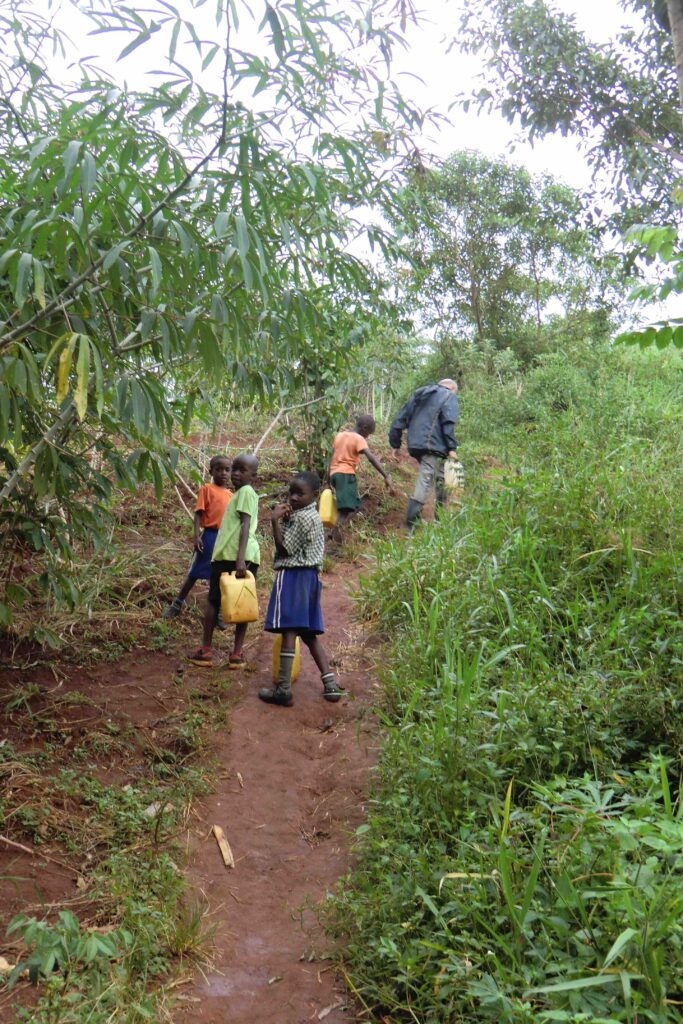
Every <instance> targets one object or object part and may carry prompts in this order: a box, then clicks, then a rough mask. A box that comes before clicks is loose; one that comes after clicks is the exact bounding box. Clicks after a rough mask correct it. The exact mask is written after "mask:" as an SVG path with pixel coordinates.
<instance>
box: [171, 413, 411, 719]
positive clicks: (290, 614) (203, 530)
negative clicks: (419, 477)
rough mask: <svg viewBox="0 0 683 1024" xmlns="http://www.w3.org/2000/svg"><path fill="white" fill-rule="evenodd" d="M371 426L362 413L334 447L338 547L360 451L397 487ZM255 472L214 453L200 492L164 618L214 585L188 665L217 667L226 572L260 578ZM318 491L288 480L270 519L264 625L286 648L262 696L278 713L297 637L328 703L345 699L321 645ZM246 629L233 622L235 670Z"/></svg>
mask: <svg viewBox="0 0 683 1024" xmlns="http://www.w3.org/2000/svg"><path fill="white" fill-rule="evenodd" d="M374 430H375V421H374V420H373V418H372V417H371V416H361V417H359V419H358V421H357V423H356V430H355V431H354V430H345V431H341V432H340V433H339V434H337V436H336V438H335V441H334V445H333V451H332V459H331V462H330V466H329V469H328V476H329V479H330V484H331V486H332V487H333V488H334V490H335V493H336V498H337V509H338V521H337V525H336V526H335V528H334V531H333V538H334V540H335V541H337V542H339V541H340V540H341V537H342V530H343V527H344V524H345V523H347V522H348V520H349V518H350V517H351V516H352V515H353V514H354V513H355V512H356V511H357V510H358V509H359V508H360V505H361V500H360V496H359V493H358V484H357V480H356V470H357V468H358V464H359V462H360V457H361V455H365V456H366V457H367V458H368V460H369V462H370V463H371V465H372V466H373V467H374V468H375V469H376V470H377V472H378V473H380V474H381V475H382V477H383V478H384V480H385V483H386V485H387V487H388V488H389V490H390V491H391V482H390V480H389V477H388V475H387V473H386V472H385V471H384V469H383V468H382V466H381V465H380V463H379V462H378V460H377V459H376V457H375V456H374V455H373V454H372V452H371V451H370V450H369V447H368V442H367V438H368V437H369V436H370V435H371V434H372V433H373V432H374ZM257 472H258V459H257V458H256V456H255V455H248V454H242V455H238V456H236V457H235V458H234V459H233V462H232V466H231V465H230V460H229V459H228V458H227V457H226V456H223V455H217V456H214V457H213V458H212V459H211V462H210V464H209V473H210V475H211V483H209V484H204V486H203V487H202V488H201V490H200V491H199V494H198V496H197V503H196V506H195V515H194V557H193V560H192V564H191V565H190V570H189V572H188V575H187V578H186V580H185V582H184V583H183V586H182V587H181V589H180V592H179V594H178V596H177V597H176V598H175V599H174V600H173V602H172V603H171V604H170V605H169V607H168V608H167V609H166V612H165V613H164V614H165V617H166V618H169V619H171V618H175V617H176V616H177V615H179V614H180V612H181V611H182V608H183V605H184V603H185V599H186V598H187V596H188V594H189V593H190V591H191V590H192V587H193V586H194V584H195V583H196V582H197V580H200V579H202V580H208V581H209V594H208V600H207V604H206V611H205V614H204V625H203V636H202V643H201V645H200V647H199V648H198V649H197V650H196V651H194V652H193V653H192V654H191V655H190V659H189V660H190V661H191V662H192V663H193V664H194V665H199V666H202V667H211V665H212V664H213V656H212V648H211V644H212V639H213V634H214V630H215V629H216V627H217V626H218V627H219V628H225V624H224V623H223V622H222V617H221V614H220V609H221V589H220V579H221V575H222V574H223V573H232V572H234V573H235V575H236V577H237V578H238V579H243V578H244V577H245V576H246V575H247V573H248V572H251V573H252V575H253V576H254V578H256V575H257V573H258V568H259V564H260V561H261V554H260V549H259V543H258V539H257V536H256V529H257V526H258V495H257V493H256V491H255V490H254V486H253V485H254V481H255V479H256V474H257ZM229 484H231V485H232V490H231V489H230V487H229ZM319 492H320V478H319V477H318V474H317V473H312V472H300V473H296V474H295V475H294V477H293V478H292V480H291V481H290V484H289V495H288V498H287V500H286V501H285V502H282V503H280V504H278V505H277V506H276V507H275V508H274V509H273V512H272V515H271V528H272V531H273V539H274V542H275V557H274V561H273V568H274V570H275V581H274V583H273V588H272V591H271V595H270V600H269V603H268V610H267V613H266V621H265V629H266V630H267V631H268V632H270V633H279V634H281V636H282V642H281V648H280V663H279V673H278V677H277V680H276V681H275V683H274V685H273V686H272V687H267V688H264V689H261V690H260V691H259V697H260V698H261V700H263V701H265V702H266V703H267V704H275V705H278V706H281V707H290V706H291V704H292V668H293V665H294V658H295V653H296V638H297V637H300V638H301V641H302V642H303V643H304V644H305V645H306V646H307V647H308V650H309V651H310V652H311V655H312V657H313V660H314V661H315V663H316V665H317V667H318V669H319V671H320V677H321V681H322V685H323V697H324V698H325V700H328V701H338V700H339V699H340V698H341V696H342V693H343V690H342V687H341V686H340V685H339V682H338V681H337V678H336V676H335V673H334V672H333V671H332V670H331V668H330V663H329V660H328V657H327V654H326V652H325V648H324V647H323V645H322V642H321V640H320V637H321V636H322V634H323V632H324V627H323V618H322V611H321V606H320V593H321V589H322V584H321V582H320V577H319V574H320V571H321V570H322V565H323V555H324V551H325V530H324V527H323V524H322V521H321V519H320V516H319V515H318V511H317V507H316V502H317V498H318V494H319ZM246 633H247V624H246V623H238V624H237V625H236V626H235V640H234V645H233V650H232V652H231V654H230V655H229V658H228V668H230V669H238V668H243V667H244V665H245V664H246V662H245V658H244V641H245V638H246Z"/></svg>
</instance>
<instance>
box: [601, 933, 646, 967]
mask: <svg viewBox="0 0 683 1024" xmlns="http://www.w3.org/2000/svg"><path fill="white" fill-rule="evenodd" d="M636 935H638V931H637V929H636V928H624V930H623V932H622V933H621V935H619V936H618V937H617V939H616V940H615V941H614V943H613V945H612V948H611V949H610V951H609V953H608V954H607V956H606V957H605V962H604V964H603V965H602V966H603V970H604V969H605V968H606V967H609V965H610V964H612V963H614V961H615V960H616V958H617V957H618V956H619V954H620V953H621V951H622V949H623V948H624V946H627V945H628V944H629V942H630V941H631V939H632V938H634V936H636Z"/></svg>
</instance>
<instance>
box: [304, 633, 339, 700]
mask: <svg viewBox="0 0 683 1024" xmlns="http://www.w3.org/2000/svg"><path fill="white" fill-rule="evenodd" d="M301 639H302V640H303V642H304V643H305V644H306V646H307V647H308V649H309V651H310V652H311V656H312V657H313V661H314V662H315V663H316V665H317V666H318V670H319V671H320V679H321V681H322V684H323V697H324V698H325V700H330V701H337V700H339V699H340V697H341V695H342V688H341V686H340V685H339V683H338V682H337V678H336V676H335V674H334V672H333V671H332V670H331V668H330V660H329V658H328V657H327V651H326V650H325V648H324V647H323V645H322V640H321V639H320V637H319V636H317V635H315V634H314V633H305V634H303V635H302V637H301Z"/></svg>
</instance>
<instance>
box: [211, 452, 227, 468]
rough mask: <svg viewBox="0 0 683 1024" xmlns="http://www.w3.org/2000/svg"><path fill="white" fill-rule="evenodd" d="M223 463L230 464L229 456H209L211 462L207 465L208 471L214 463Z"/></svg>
mask: <svg viewBox="0 0 683 1024" xmlns="http://www.w3.org/2000/svg"><path fill="white" fill-rule="evenodd" d="M223 461H225V462H230V456H229V455H212V456H211V462H210V463H209V471H211V470H212V469H213V467H214V463H216V462H223Z"/></svg>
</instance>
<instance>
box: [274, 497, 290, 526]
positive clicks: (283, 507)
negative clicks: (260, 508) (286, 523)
mask: <svg viewBox="0 0 683 1024" xmlns="http://www.w3.org/2000/svg"><path fill="white" fill-rule="evenodd" d="M291 514H292V506H291V505H290V504H288V503H287V502H286V501H283V502H282V503H281V504H279V505H276V506H275V508H274V509H273V511H272V513H271V516H270V518H271V521H272V522H273V523H277V521H278V520H279V519H284V520H287V519H289V517H290V516H291Z"/></svg>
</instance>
